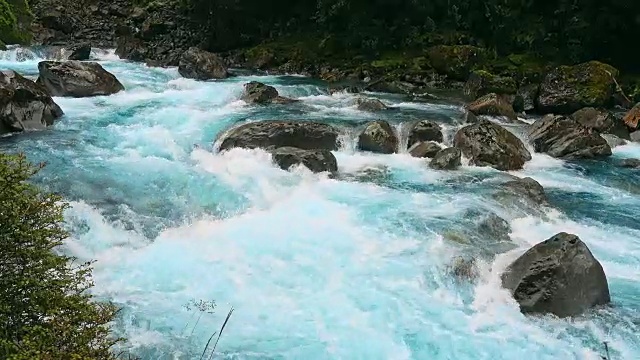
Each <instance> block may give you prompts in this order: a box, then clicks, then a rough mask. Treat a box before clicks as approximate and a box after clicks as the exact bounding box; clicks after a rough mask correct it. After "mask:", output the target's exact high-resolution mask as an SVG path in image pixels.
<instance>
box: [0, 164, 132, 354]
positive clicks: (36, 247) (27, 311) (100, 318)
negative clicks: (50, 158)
mask: <svg viewBox="0 0 640 360" xmlns="http://www.w3.org/2000/svg"><path fill="white" fill-rule="evenodd" d="M41 167H42V165H41V166H39V167H34V166H33V165H31V164H30V163H29V162H27V160H26V159H25V157H24V156H22V155H18V156H16V155H7V154H1V153H0V224H2V225H1V226H0V319H2V321H0V359H7V360H38V359H42V360H63V359H64V360H84V359H87V360H88V359H105V360H111V359H115V356H114V355H113V354H112V353H111V348H112V346H113V345H115V344H116V343H118V342H119V341H120V339H114V338H112V337H111V336H110V333H109V332H110V327H109V324H110V323H111V321H112V320H113V319H114V317H115V315H116V312H117V310H116V308H115V307H114V306H113V305H112V304H102V303H96V302H94V299H93V297H92V296H91V295H90V294H88V293H87V290H89V289H90V288H91V287H92V286H93V282H92V279H91V270H92V269H91V263H80V264H78V263H75V260H76V259H74V258H72V257H69V256H65V255H61V254H60V252H59V251H58V250H59V249H58V248H59V246H60V245H62V242H63V241H64V240H65V239H66V238H67V236H68V234H67V232H65V231H64V229H63V228H62V227H61V224H62V222H63V211H64V209H65V208H66V207H67V206H68V205H67V204H66V203H65V202H63V201H61V198H60V197H58V196H55V195H52V194H46V193H42V192H41V191H40V190H39V189H38V188H37V187H35V186H34V185H32V184H30V183H29V182H28V181H29V179H30V178H31V177H32V176H33V175H35V174H36V173H37V172H38V171H39V170H40V168H41Z"/></svg>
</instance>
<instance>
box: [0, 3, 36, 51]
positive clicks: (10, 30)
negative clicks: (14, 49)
mask: <svg viewBox="0 0 640 360" xmlns="http://www.w3.org/2000/svg"><path fill="white" fill-rule="evenodd" d="M32 21H33V14H32V13H31V10H30V8H29V3H28V2H27V1H26V0H0V41H1V42H3V43H5V44H29V43H30V41H31V33H30V30H29V27H30V26H31V22H32Z"/></svg>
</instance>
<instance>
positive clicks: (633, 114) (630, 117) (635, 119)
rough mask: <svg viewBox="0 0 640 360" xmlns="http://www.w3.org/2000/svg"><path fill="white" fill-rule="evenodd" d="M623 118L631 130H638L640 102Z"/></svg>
mask: <svg viewBox="0 0 640 360" xmlns="http://www.w3.org/2000/svg"><path fill="white" fill-rule="evenodd" d="M622 120H623V122H624V123H625V125H627V127H628V128H629V130H630V131H632V132H635V131H636V130H638V127H639V123H640V103H638V104H636V106H634V107H633V108H632V109H631V110H629V112H627V113H626V114H625V115H624V118H623V119H622Z"/></svg>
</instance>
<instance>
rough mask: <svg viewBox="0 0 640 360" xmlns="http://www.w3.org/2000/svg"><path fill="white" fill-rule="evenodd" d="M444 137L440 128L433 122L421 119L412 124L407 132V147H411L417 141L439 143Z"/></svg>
mask: <svg viewBox="0 0 640 360" xmlns="http://www.w3.org/2000/svg"><path fill="white" fill-rule="evenodd" d="M443 139H444V136H443V135H442V128H441V127H440V125H438V124H436V123H435V122H432V121H428V120H422V121H418V122H417V123H415V124H414V125H413V127H412V128H411V131H410V132H409V141H408V143H407V147H408V148H411V147H412V146H413V145H414V144H416V143H418V142H422V141H424V142H427V141H434V142H439V143H441V142H442V141H443Z"/></svg>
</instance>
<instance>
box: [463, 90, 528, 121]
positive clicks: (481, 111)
mask: <svg viewBox="0 0 640 360" xmlns="http://www.w3.org/2000/svg"><path fill="white" fill-rule="evenodd" d="M467 107H468V109H469V111H470V112H472V113H474V114H476V115H489V116H504V117H506V118H507V119H509V120H511V121H516V120H518V116H517V115H516V112H515V111H514V110H513V107H512V106H511V103H510V102H509V100H508V99H507V98H506V97H505V96H502V95H497V94H495V93H491V94H487V95H485V96H483V97H481V98H479V99H478V100H476V101H474V102H472V103H471V104H469V105H468V106H467Z"/></svg>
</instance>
